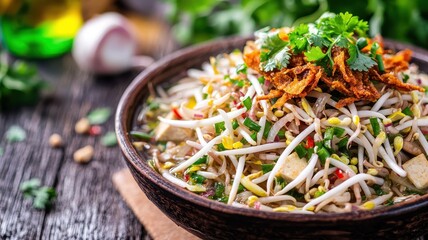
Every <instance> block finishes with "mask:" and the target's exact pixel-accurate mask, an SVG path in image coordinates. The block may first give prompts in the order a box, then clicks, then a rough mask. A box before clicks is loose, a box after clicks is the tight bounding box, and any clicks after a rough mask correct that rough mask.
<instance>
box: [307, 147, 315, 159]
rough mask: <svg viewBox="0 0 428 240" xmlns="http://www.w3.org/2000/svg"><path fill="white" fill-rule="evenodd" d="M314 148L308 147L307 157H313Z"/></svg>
mask: <svg viewBox="0 0 428 240" xmlns="http://www.w3.org/2000/svg"><path fill="white" fill-rule="evenodd" d="M314 151H315V150H314V148H308V153H307V154H306V155H307V159H310V158H311V157H312V154H314Z"/></svg>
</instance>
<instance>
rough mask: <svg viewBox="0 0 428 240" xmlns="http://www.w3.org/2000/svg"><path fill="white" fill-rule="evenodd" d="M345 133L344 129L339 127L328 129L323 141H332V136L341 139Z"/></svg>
mask: <svg viewBox="0 0 428 240" xmlns="http://www.w3.org/2000/svg"><path fill="white" fill-rule="evenodd" d="M344 133H345V129H343V128H340V127H330V128H327V129H326V130H325V132H324V139H327V140H332V139H333V136H336V137H341V136H342V135H343V134H344Z"/></svg>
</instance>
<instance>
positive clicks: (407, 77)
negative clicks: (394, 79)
mask: <svg viewBox="0 0 428 240" xmlns="http://www.w3.org/2000/svg"><path fill="white" fill-rule="evenodd" d="M401 75H402V76H403V83H407V81H409V78H410V77H409V75H408V74H405V73H401Z"/></svg>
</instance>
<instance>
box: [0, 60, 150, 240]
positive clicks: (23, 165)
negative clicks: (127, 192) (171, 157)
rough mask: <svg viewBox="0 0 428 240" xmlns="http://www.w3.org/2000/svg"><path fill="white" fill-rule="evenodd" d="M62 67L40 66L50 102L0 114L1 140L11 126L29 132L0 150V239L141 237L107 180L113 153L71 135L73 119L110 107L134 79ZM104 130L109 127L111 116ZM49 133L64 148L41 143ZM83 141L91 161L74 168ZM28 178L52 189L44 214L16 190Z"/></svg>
mask: <svg viewBox="0 0 428 240" xmlns="http://www.w3.org/2000/svg"><path fill="white" fill-rule="evenodd" d="M62 63H63V65H62V66H58V63H55V62H54V63H52V62H47V63H43V64H42V65H43V67H45V68H46V69H44V71H43V72H44V74H45V75H46V76H47V77H48V78H50V79H51V80H52V82H53V86H54V91H53V94H54V97H53V99H52V100H51V101H43V102H41V103H40V104H39V105H37V106H36V107H34V108H25V109H21V110H19V111H15V112H9V113H2V114H1V115H0V135H3V133H4V132H5V130H6V129H7V128H8V127H10V126H11V125H13V124H18V125H20V126H22V127H23V128H25V129H26V130H27V133H28V138H27V139H26V141H25V142H22V143H15V144H8V143H6V142H5V141H4V140H2V142H1V145H0V146H3V147H4V148H5V154H4V155H3V157H1V158H0V238H2V239H3V238H12V239H68V238H73V239H80V238H85V239H87V238H88V239H140V238H143V237H144V236H146V233H145V231H144V228H143V227H142V225H141V224H140V223H139V222H138V220H137V219H136V218H135V217H134V215H133V214H132V212H131V211H130V210H129V209H128V207H127V206H126V205H125V204H124V202H123V201H122V199H121V197H120V195H119V194H118V193H117V191H116V190H115V189H114V188H113V184H112V182H111V175H112V174H113V172H115V171H117V170H119V169H121V168H123V167H124V166H125V165H124V163H123V161H122V160H121V159H120V151H119V149H118V148H117V147H114V148H105V147H103V146H101V145H100V143H99V140H100V137H89V136H79V135H76V134H75V133H74V130H73V129H74V124H75V123H76V121H77V120H78V119H79V118H80V117H82V116H85V115H86V114H87V113H88V112H89V111H90V110H91V109H93V108H96V107H111V108H112V109H113V110H114V109H115V107H116V104H117V102H118V100H119V98H120V95H121V93H122V92H123V90H124V89H125V87H126V86H127V85H128V83H129V82H130V80H132V77H133V76H134V75H135V74H124V75H121V76H116V77H110V78H103V77H98V78H96V79H95V78H93V77H92V76H89V75H86V74H83V73H81V72H79V71H78V70H77V69H76V68H75V67H74V63H73V62H72V59H71V58H70V57H65V58H64V59H63V60H62ZM57 67H58V68H59V69H60V70H58V69H57ZM103 130H104V132H106V131H107V130H110V131H113V130H114V126H113V118H111V119H110V120H109V122H108V123H107V124H105V126H104V129H103ZM54 132H57V133H59V134H61V135H62V136H63V138H64V140H65V142H66V145H65V148H64V149H63V150H61V149H59V150H58V149H51V148H50V147H49V146H47V145H48V144H47V142H48V138H49V136H50V135H51V134H52V133H54ZM87 144H91V145H93V146H94V148H95V156H94V160H93V161H92V162H90V163H88V164H86V165H79V164H77V163H75V162H74V161H73V159H72V155H73V152H74V151H75V150H76V149H78V148H79V147H82V146H85V145H87ZM32 177H38V178H40V179H41V180H42V182H43V184H45V185H49V186H54V187H55V188H56V190H57V192H58V198H57V201H56V203H55V205H54V206H53V208H52V209H50V210H49V211H37V210H34V209H33V208H32V207H31V205H30V203H29V202H28V201H26V200H24V199H23V196H22V194H21V193H20V192H19V189H18V188H19V184H20V183H21V182H22V181H25V180H28V179H29V178H32Z"/></svg>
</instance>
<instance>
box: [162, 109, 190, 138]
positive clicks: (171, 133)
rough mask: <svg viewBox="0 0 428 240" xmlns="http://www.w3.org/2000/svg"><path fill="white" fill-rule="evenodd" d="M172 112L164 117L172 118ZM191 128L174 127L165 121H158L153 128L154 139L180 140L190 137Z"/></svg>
mask: <svg viewBox="0 0 428 240" xmlns="http://www.w3.org/2000/svg"><path fill="white" fill-rule="evenodd" d="M174 116H175V115H174V113H172V112H171V113H169V114H168V115H167V116H166V118H168V119H174ZM192 136H193V130H192V129H189V128H181V127H174V126H171V125H169V124H167V123H164V122H160V123H159V125H158V126H157V128H156V130H155V140H156V141H174V142H180V141H185V140H187V139H191V138H192Z"/></svg>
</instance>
